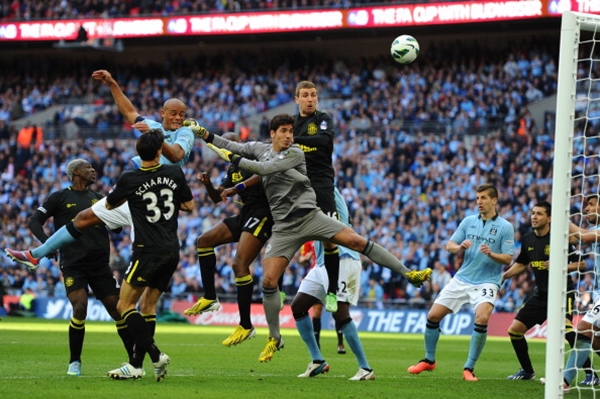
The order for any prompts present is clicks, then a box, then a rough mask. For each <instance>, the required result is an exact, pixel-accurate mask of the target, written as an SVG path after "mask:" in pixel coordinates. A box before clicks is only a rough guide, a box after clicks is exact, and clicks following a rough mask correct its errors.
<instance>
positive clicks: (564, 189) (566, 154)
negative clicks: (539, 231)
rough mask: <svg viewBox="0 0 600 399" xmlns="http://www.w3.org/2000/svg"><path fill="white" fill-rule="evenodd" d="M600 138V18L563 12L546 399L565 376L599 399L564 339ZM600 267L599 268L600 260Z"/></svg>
mask: <svg viewBox="0 0 600 399" xmlns="http://www.w3.org/2000/svg"><path fill="white" fill-rule="evenodd" d="M599 132H600V16H597V15H588V14H582V13H574V12H565V13H564V14H563V16H562V26H561V39H560V57H559V65H558V90H557V103H556V132H555V142H554V143H555V144H554V145H555V147H554V171H553V188H552V224H551V234H550V247H551V248H552V250H551V251H550V265H552V267H551V268H550V272H549V273H550V276H549V289H548V292H549V293H552V294H551V295H548V330H547V346H546V372H545V376H546V382H547V383H546V388H545V397H546V398H553V399H554V398H560V397H562V395H563V372H567V373H568V374H567V375H568V376H570V375H574V376H575V377H574V378H573V380H572V381H571V388H570V390H571V394H570V396H571V397H574V396H576V395H577V394H579V396H580V397H581V396H582V395H583V396H584V397H600V387H582V386H579V382H581V381H582V380H583V378H584V376H585V375H584V371H583V370H577V369H576V368H574V367H570V366H567V364H568V363H566V360H567V358H568V356H569V355H570V354H571V351H572V350H571V349H570V348H569V347H568V346H565V339H564V337H565V325H564V324H565V323H564V321H565V312H566V294H567V292H566V286H567V284H566V279H567V272H566V265H567V258H568V255H569V253H568V248H569V246H568V240H569V222H573V223H574V224H575V225H576V226H579V227H581V228H585V229H590V228H591V227H593V226H591V225H589V223H588V218H587V215H586V214H585V202H586V198H587V197H588V196H590V195H593V194H598V193H600V170H599V167H600V133H599ZM578 250H579V251H580V253H581V254H582V256H583V257H584V258H591V257H593V256H594V254H593V249H592V247H591V245H589V244H585V243H580V244H579V246H578ZM598 256H600V255H598ZM598 262H599V264H600V259H598ZM554 265H564V267H554ZM593 265H594V263H593V262H591V265H590V270H587V271H586V272H579V273H575V274H576V275H575V276H574V281H575V287H578V285H579V283H581V284H583V283H584V281H585V280H586V275H588V274H589V277H593V278H592V280H595V275H593V273H594V269H595V268H594V267H593ZM589 277H587V280H589ZM596 288H598V287H596ZM587 291H588V292H585V290H581V291H578V292H576V298H577V300H579V301H580V304H581V306H579V312H578V309H577V308H575V312H574V313H575V319H574V321H573V324H574V326H576V325H577V323H578V321H579V319H580V318H581V317H582V316H583V315H584V314H585V307H584V306H583V305H584V304H582V303H581V301H582V300H584V297H585V296H586V295H589V294H591V293H590V292H589V289H588V290H587ZM559 293H561V295H559ZM592 301H593V300H592ZM591 305H592V302H591V303H588V304H586V306H588V307H591ZM598 339H600V337H598ZM576 347H577V345H576ZM574 350H577V349H574ZM580 353H585V352H580ZM590 353H591V355H590V356H591V359H592V364H593V365H594V364H595V365H600V361H599V360H598V359H597V358H596V357H597V355H596V354H594V352H593V351H591V352H590ZM569 370H570V371H569ZM599 371H600V370H599ZM594 390H597V392H596V391H594ZM573 391H575V392H573ZM574 394H575V395H574ZM590 394H591V396H590Z"/></svg>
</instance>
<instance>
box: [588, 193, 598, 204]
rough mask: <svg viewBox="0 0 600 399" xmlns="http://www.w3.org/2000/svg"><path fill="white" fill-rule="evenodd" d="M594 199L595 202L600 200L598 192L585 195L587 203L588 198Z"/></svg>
mask: <svg viewBox="0 0 600 399" xmlns="http://www.w3.org/2000/svg"><path fill="white" fill-rule="evenodd" d="M593 199H595V200H596V202H600V194H590V195H588V196H587V197H585V203H586V204H587V203H588V202H590V200H593Z"/></svg>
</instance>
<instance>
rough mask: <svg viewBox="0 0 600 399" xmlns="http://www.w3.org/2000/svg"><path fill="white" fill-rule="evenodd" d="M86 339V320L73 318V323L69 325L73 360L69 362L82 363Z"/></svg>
mask: <svg viewBox="0 0 600 399" xmlns="http://www.w3.org/2000/svg"><path fill="white" fill-rule="evenodd" d="M84 338H85V320H77V319H75V318H73V317H71V322H70V323H69V349H70V351H71V360H69V363H73V362H75V361H81V352H82V350H83V339H84Z"/></svg>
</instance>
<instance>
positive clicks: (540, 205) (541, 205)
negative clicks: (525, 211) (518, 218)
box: [535, 201, 552, 216]
mask: <svg viewBox="0 0 600 399" xmlns="http://www.w3.org/2000/svg"><path fill="white" fill-rule="evenodd" d="M535 207H538V208H544V209H545V210H546V213H547V214H548V216H550V215H552V205H550V203H549V202H548V201H540V202H538V203H537V204H535Z"/></svg>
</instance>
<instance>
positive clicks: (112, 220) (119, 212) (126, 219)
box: [92, 197, 134, 241]
mask: <svg viewBox="0 0 600 399" xmlns="http://www.w3.org/2000/svg"><path fill="white" fill-rule="evenodd" d="M92 211H93V212H94V214H95V215H96V216H98V218H99V219H100V220H102V222H104V224H105V225H106V227H108V228H109V230H115V229H118V228H119V227H125V226H131V241H133V239H134V236H133V221H132V220H131V212H130V211H129V204H128V203H127V201H125V202H124V203H123V205H121V206H119V207H117V208H114V209H107V208H106V197H104V198H102V199H101V200H100V201H98V202H96V203H95V204H94V205H92Z"/></svg>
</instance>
